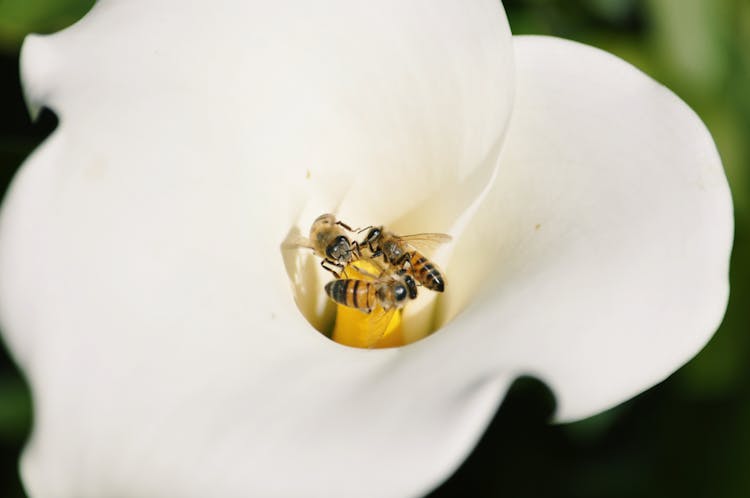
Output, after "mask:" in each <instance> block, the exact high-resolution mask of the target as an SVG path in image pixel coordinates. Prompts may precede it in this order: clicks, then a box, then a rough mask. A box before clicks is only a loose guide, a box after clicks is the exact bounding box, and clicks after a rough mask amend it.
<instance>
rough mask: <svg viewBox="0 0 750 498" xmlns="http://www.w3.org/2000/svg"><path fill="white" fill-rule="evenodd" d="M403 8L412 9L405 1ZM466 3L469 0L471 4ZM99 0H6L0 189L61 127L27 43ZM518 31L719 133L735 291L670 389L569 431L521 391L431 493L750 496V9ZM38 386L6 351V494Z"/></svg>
mask: <svg viewBox="0 0 750 498" xmlns="http://www.w3.org/2000/svg"><path fill="white" fill-rule="evenodd" d="M405 1H406V0H405ZM467 1H468V0H467ZM92 4H93V2H92V1H91V0H0V181H1V182H2V186H3V187H2V188H3V191H4V190H5V188H6V187H7V184H8V182H9V181H10V178H11V177H12V175H13V174H14V172H15V171H16V169H17V168H18V166H19V165H20V164H21V162H22V161H23V159H24V158H25V157H26V155H27V154H28V153H29V152H30V151H31V150H33V149H34V147H36V146H37V145H38V144H39V143H40V142H41V141H42V140H43V139H44V137H45V136H47V135H48V134H49V133H50V132H51V130H52V129H54V127H55V125H56V120H55V118H54V116H53V115H52V114H51V113H49V112H45V113H43V114H42V116H41V118H40V119H39V120H38V121H37V122H36V123H33V124H32V123H31V122H30V121H29V118H28V116H27V114H26V111H25V108H24V105H23V98H22V94H21V88H20V83H19V79H18V70H17V66H18V50H19V47H20V43H21V40H22V39H23V37H24V36H25V35H26V34H27V33H31V32H37V33H48V32H53V31H56V30H58V29H60V28H63V27H65V26H67V25H69V24H70V23H72V22H74V21H75V20H76V19H78V18H80V16H82V15H83V14H84V13H85V12H86V11H87V10H88V8H90V6H91V5H92ZM505 7H506V11H507V13H508V17H509V19H510V24H511V27H512V29H513V32H514V33H516V34H532V33H533V34H549V35H555V36H561V37H565V38H570V39H573V40H577V41H581V42H584V43H588V44H590V45H594V46H597V47H600V48H603V49H605V50H607V51H609V52H612V53H614V54H617V55H619V56H620V57H622V58H624V59H625V60H627V61H629V62H631V63H632V64H635V65H636V66H638V67H639V68H641V69H642V70H644V71H645V72H646V73H648V74H650V75H651V76H652V77H654V78H655V79H657V80H658V81H660V82H662V83H664V84H665V85H666V86H668V87H669V88H671V89H672V90H673V91H675V92H676V93H677V94H678V95H680V96H681V97H682V98H683V99H684V100H685V101H686V102H687V103H688V104H689V105H690V106H691V107H693V109H695V110H696V112H697V113H698V114H699V115H700V116H701V117H702V118H703V120H704V121H705V122H706V124H707V125H708V128H709V129H710V130H711V132H712V133H713V136H714V139H715V140H716V143H717V145H718V148H719V151H720V153H721V156H722V158H723V160H724V166H725V168H726V171H727V176H728V177H729V182H730V184H731V187H732V192H733V196H734V205H735V216H736V234H735V246H734V255H733V260H732V270H731V281H732V294H731V298H730V302H729V309H728V312H727V315H726V318H725V320H724V323H723V325H722V326H721V328H720V330H719V331H718V333H717V334H716V335H715V336H714V338H713V339H712V340H711V342H710V343H709V345H708V346H707V347H706V349H705V350H704V351H703V352H702V353H700V355H698V357H696V358H695V359H694V360H693V361H692V362H690V363H689V364H688V365H687V366H686V367H684V368H682V369H681V370H679V371H678V372H677V373H675V374H674V375H673V376H672V377H670V378H669V379H668V380H667V381H666V382H663V383H662V384H660V385H658V386H656V387H654V388H653V389H651V390H649V391H648V392H646V393H644V394H642V395H640V396H638V397H637V398H636V399H634V400H631V401H629V402H627V403H625V404H624V405H622V406H620V407H617V408H615V409H613V410H610V411H608V412H606V413H604V414H601V415H599V416H596V417H593V418H591V419H588V420H585V421H582V422H578V423H575V424H570V425H563V426H556V425H549V424H548V420H549V417H550V414H551V413H552V411H553V410H554V398H553V396H552V395H551V393H550V392H549V391H548V390H547V389H546V387H545V386H543V385H542V384H541V383H539V382H537V381H535V380H533V379H520V380H519V381H517V382H516V383H515V384H514V386H513V388H512V389H511V392H510V393H509V396H508V398H507V399H506V402H505V403H504V405H503V407H502V408H501V410H500V412H499V413H498V415H497V416H496V417H495V420H494V421H493V423H492V425H491V426H490V428H489V430H488V432H487V434H486V435H485V436H484V438H483V439H482V441H481V442H480V444H479V446H478V447H477V449H476V450H475V451H474V452H473V454H472V455H471V457H470V458H469V459H468V460H467V462H466V463H465V464H464V465H463V466H462V467H461V468H460V469H459V471H458V472H457V473H456V474H455V475H454V476H453V477H451V478H450V479H449V480H448V481H447V482H446V483H445V484H444V485H443V486H442V487H441V488H439V489H438V490H436V491H435V493H433V495H431V496H433V497H441V498H444V497H451V496H503V497H547V496H550V497H591V498H598V497H642V496H643V497H652V496H653V497H704V496H711V497H728V498H735V497H745V496H750V365H748V363H747V359H748V358H750V335H749V334H748V332H749V331H750V312H749V311H748V306H750V298H749V297H748V282H749V281H750V278H748V277H750V271H749V268H750V253H749V252H748V236H749V235H750V223H749V222H748V209H749V206H748V203H749V202H750V180H749V175H750V140H749V139H748V138H749V137H750V0H511V1H506V2H505ZM31 418H32V409H31V399H30V395H29V392H28V389H27V387H26V385H25V383H24V381H23V379H22V378H21V376H20V374H19V372H18V369H17V368H16V367H15V366H14V365H13V363H12V360H11V359H10V357H9V356H8V354H7V352H5V350H4V349H0V496H3V497H13V496H24V494H23V490H22V488H21V485H20V482H19V479H18V476H17V463H16V462H17V457H18V453H19V451H20V450H21V447H22V445H23V443H24V440H25V438H26V437H27V435H28V433H29V429H30V426H31Z"/></svg>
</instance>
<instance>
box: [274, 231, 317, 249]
mask: <svg viewBox="0 0 750 498" xmlns="http://www.w3.org/2000/svg"><path fill="white" fill-rule="evenodd" d="M281 248H282V249H312V250H315V248H314V247H313V246H312V242H310V239H308V238H307V237H303V236H302V235H299V234H296V235H290V236H289V237H287V238H286V240H284V242H282V243H281Z"/></svg>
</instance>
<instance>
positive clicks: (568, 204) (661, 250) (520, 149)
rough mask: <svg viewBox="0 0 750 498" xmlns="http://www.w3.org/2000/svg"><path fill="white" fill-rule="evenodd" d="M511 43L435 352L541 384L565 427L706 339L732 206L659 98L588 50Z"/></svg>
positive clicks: (693, 131) (690, 122)
mask: <svg viewBox="0 0 750 498" xmlns="http://www.w3.org/2000/svg"><path fill="white" fill-rule="evenodd" d="M514 41H515V49H516V70H517V76H518V82H517V99H516V103H515V107H514V114H513V118H512V121H511V126H510V130H509V132H508V136H507V141H506V143H505V146H504V149H503V153H502V156H501V165H500V169H499V172H498V176H497V179H496V182H495V184H494V187H493V188H492V190H491V191H490V192H489V193H488V194H487V197H486V198H485V200H484V203H483V205H482V207H481V209H480V211H479V214H478V216H477V217H476V218H475V219H474V220H473V222H472V224H470V225H469V226H468V227H467V229H466V231H465V232H464V234H463V235H462V237H461V239H460V244H459V246H458V247H457V249H456V252H455V253H454V255H453V256H454V260H453V263H452V264H451V265H450V266H449V267H448V268H447V271H448V273H449V274H450V278H451V286H452V288H451V292H447V293H446V296H445V300H444V302H443V304H444V305H445V307H444V308H443V309H444V310H445V313H444V316H443V319H444V320H446V319H450V318H451V317H452V316H454V315H455V314H456V313H458V311H459V310H461V309H463V308H464V307H465V306H466V305H468V307H467V308H466V309H465V310H464V311H463V314H461V315H459V316H457V317H456V318H455V319H454V320H453V321H452V322H450V323H449V324H448V326H447V327H446V330H445V331H444V332H441V333H439V334H436V336H435V337H434V340H435V341H443V340H444V341H446V342H447V343H449V344H446V345H445V347H446V348H447V349H451V348H454V349H455V348H457V347H459V346H458V344H459V343H460V344H461V346H460V347H461V348H462V349H466V348H468V349H469V350H468V351H467V352H466V353H465V354H468V355H473V356H475V358H476V360H475V365H476V368H477V369H478V370H480V371H484V372H493V371H495V370H496V369H498V368H501V369H502V370H506V371H507V370H509V369H510V370H515V371H517V372H526V373H531V374H534V375H537V376H539V377H540V378H541V379H542V380H544V381H545V382H547V383H549V385H550V386H551V387H552V389H553V391H554V392H555V394H556V395H557V401H558V408H557V417H558V419H560V420H572V419H577V418H581V417H585V416H588V415H591V414H594V413H596V412H598V411H600V410H602V409H605V408H607V407H610V406H613V405H615V404H617V403H619V402H621V401H624V400H625V399H627V398H629V397H631V396H633V395H635V394H637V393H638V392H640V391H642V390H644V389H646V388H648V387H650V386H651V385H653V384H655V383H657V382H659V381H661V380H663V379H664V378H665V377H667V376H668V375H669V374H671V373H672V372H673V371H674V370H675V369H677V368H678V367H679V366H681V365H682V364H683V363H685V362H686V361H687V360H689V359H690V358H691V357H692V356H693V355H695V354H696V353H697V352H698V351H699V350H700V349H701V348H702V347H703V345H704V344H705V343H706V341H707V340H708V339H709V338H710V337H711V335H712V334H713V332H714V331H715V330H716V328H717V327H718V325H719V323H720V322H721V319H722V317H723V314H724V310H725V306H726V302H727V297H728V292H729V288H728V264H729V253H730V250H731V245H732V228H733V218H732V204H731V197H730V193H729V189H728V186H727V182H726V178H725V176H724V172H723V169H722V166H721V160H720V158H719V156H718V154H717V151H716V148H715V146H714V143H713V140H712V139H711V136H710V134H709V133H708V131H707V130H706V128H705V127H704V125H703V124H702V123H701V121H700V119H699V118H698V117H697V116H696V115H695V114H694V113H693V112H692V111H691V110H690V109H689V108H688V107H687V106H686V105H685V104H684V103H683V102H682V101H680V100H679V99H678V98H677V97H676V96H675V95H674V94H672V93H671V92H670V91H669V90H667V89H666V88H664V87H662V86H660V85H659V84H657V83H656V82H654V81H653V80H651V79H650V78H648V77H647V76H645V75H644V74H643V73H641V72H640V71H638V70H636V69H635V68H633V67H632V66H630V65H629V64H627V63H625V62H623V61H622V60H620V59H617V58H616V57H614V56H612V55H610V54H607V53H605V52H602V51H600V50H597V49H594V48H591V47H587V46H584V45H580V44H577V43H573V42H569V41H565V40H560V39H555V38H546V37H515V38H514ZM468 289H474V290H475V291H476V294H475V297H473V298H471V299H472V302H467V300H466V299H465V297H464V296H467V295H469V294H468V292H467V291H468ZM451 335H453V336H455V337H451ZM426 346H427V345H425V347H426Z"/></svg>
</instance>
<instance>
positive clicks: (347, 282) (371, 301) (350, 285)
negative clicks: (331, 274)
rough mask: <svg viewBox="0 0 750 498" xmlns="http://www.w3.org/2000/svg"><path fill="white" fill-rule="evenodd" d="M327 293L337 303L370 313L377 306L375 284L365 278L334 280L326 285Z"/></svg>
mask: <svg viewBox="0 0 750 498" xmlns="http://www.w3.org/2000/svg"><path fill="white" fill-rule="evenodd" d="M325 290H326V294H328V297H330V298H331V300H333V301H334V302H336V303H339V304H343V305H344V306H347V307H349V308H356V309H358V310H360V311H364V312H365V313H369V312H371V311H372V309H373V308H374V307H375V291H376V288H375V285H373V284H372V283H370V282H366V281H364V280H358V279H354V278H346V279H340V280H332V281H330V282H328V283H327V284H326V286H325Z"/></svg>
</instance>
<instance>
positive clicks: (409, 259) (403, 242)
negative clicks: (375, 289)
mask: <svg viewBox="0 0 750 498" xmlns="http://www.w3.org/2000/svg"><path fill="white" fill-rule="evenodd" d="M365 230H366V229H365ZM450 240H451V236H450V235H448V234H445V233H415V234H412V235H396V234H394V233H392V232H388V231H386V230H385V229H384V228H383V227H382V226H381V227H373V228H370V229H369V231H368V232H367V235H366V236H365V238H364V239H363V240H362V242H361V243H359V244H358V251H359V247H360V246H365V245H366V246H367V248H368V249H369V255H368V257H369V258H370V259H373V260H374V259H375V258H378V257H382V258H383V261H384V262H385V263H386V264H387V265H389V266H391V267H392V268H394V269H396V271H399V270H404V271H407V272H408V273H410V274H411V275H412V276H413V277H414V278H415V279H416V280H417V282H419V283H420V284H422V285H423V286H425V287H427V288H428V289H430V290H434V291H437V292H443V291H444V290H445V277H443V275H442V273H440V270H438V268H437V266H436V265H435V264H434V263H432V262H431V261H430V260H428V259H427V258H426V257H425V256H424V255H422V254H421V253H420V252H419V251H418V250H417V249H416V247H415V246H425V247H427V246H430V245H436V244H443V243H445V242H448V241H450Z"/></svg>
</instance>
